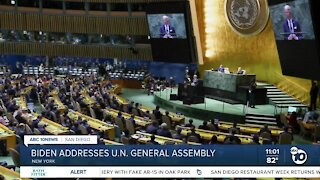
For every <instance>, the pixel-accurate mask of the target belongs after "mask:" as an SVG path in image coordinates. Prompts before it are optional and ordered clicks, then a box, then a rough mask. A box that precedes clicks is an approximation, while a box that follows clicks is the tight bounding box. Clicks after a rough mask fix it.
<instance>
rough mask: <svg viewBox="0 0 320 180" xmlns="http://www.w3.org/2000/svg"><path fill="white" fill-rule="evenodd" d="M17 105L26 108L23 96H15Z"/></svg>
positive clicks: (22, 108)
mask: <svg viewBox="0 0 320 180" xmlns="http://www.w3.org/2000/svg"><path fill="white" fill-rule="evenodd" d="M15 100H16V103H17V106H19V107H20V109H21V110H28V105H27V103H26V101H25V96H24V95H21V96H20V97H19V98H15Z"/></svg>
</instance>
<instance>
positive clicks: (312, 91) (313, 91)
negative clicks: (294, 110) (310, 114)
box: [310, 81, 319, 111]
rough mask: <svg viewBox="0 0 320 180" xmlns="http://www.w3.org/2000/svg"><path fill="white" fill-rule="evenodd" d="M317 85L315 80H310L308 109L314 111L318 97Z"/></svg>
mask: <svg viewBox="0 0 320 180" xmlns="http://www.w3.org/2000/svg"><path fill="white" fill-rule="evenodd" d="M318 92H319V85H317V83H316V82H315V81H313V82H312V85H311V89H310V109H311V111H314V110H316V109H317V99H318Z"/></svg>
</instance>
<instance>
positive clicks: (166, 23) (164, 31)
mask: <svg viewBox="0 0 320 180" xmlns="http://www.w3.org/2000/svg"><path fill="white" fill-rule="evenodd" d="M162 20H163V24H162V26H161V27H160V37H161V38H165V39H168V38H171V39H172V38H175V36H176V30H175V28H174V27H173V26H172V25H171V24H170V19H169V17H168V16H163V17H162Z"/></svg>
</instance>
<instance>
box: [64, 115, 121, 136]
mask: <svg viewBox="0 0 320 180" xmlns="http://www.w3.org/2000/svg"><path fill="white" fill-rule="evenodd" d="M68 117H69V118H70V119H71V120H73V121H78V119H79V117H81V118H82V120H87V121H88V124H89V126H90V127H92V128H93V129H96V130H98V131H101V132H107V133H108V137H109V139H111V140H114V138H115V129H114V125H112V124H108V123H106V122H103V121H100V120H98V119H94V118H92V117H90V116H87V115H84V114H81V113H79V112H75V111H72V110H69V113H68Z"/></svg>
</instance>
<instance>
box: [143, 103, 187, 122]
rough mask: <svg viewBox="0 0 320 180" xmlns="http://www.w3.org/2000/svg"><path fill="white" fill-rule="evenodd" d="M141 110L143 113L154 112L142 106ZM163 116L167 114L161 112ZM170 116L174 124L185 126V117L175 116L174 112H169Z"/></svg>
mask: <svg viewBox="0 0 320 180" xmlns="http://www.w3.org/2000/svg"><path fill="white" fill-rule="evenodd" d="M140 110H141V111H143V112H147V111H149V112H150V113H152V112H153V110H152V109H151V108H149V107H145V106H141V107H140ZM161 113H162V114H165V112H163V111H162V112H161ZM169 116H170V117H171V120H172V121H173V122H175V123H176V124H184V119H185V117H184V115H179V114H175V113H173V112H169Z"/></svg>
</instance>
